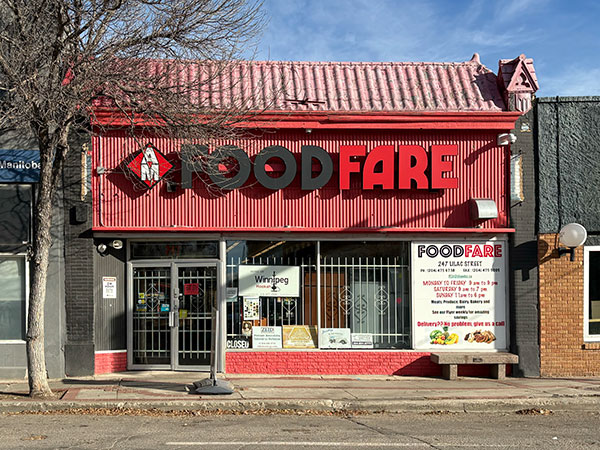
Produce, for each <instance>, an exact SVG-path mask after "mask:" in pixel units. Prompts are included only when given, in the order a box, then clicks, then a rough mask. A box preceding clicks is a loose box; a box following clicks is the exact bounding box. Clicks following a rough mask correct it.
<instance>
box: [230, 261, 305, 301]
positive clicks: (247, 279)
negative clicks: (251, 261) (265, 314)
mask: <svg viewBox="0 0 600 450" xmlns="http://www.w3.org/2000/svg"><path fill="white" fill-rule="evenodd" d="M239 295H241V296H243V297H246V296H248V297H300V267H298V266H244V265H241V266H239Z"/></svg>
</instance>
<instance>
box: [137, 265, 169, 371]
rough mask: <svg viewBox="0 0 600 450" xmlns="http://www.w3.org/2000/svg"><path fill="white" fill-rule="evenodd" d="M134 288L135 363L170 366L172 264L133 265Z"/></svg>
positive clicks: (139, 364) (152, 366)
mask: <svg viewBox="0 0 600 450" xmlns="http://www.w3.org/2000/svg"><path fill="white" fill-rule="evenodd" d="M132 288H133V295H132V300H133V302H132V303H133V305H131V309H132V318H133V320H132V324H131V328H130V329H131V332H132V334H133V336H132V338H133V339H132V344H131V349H130V350H131V352H132V359H131V361H132V364H133V365H134V366H139V368H169V367H170V366H171V326H170V325H171V324H170V317H169V314H170V310H171V265H170V264H169V265H158V264H157V265H153V266H141V267H140V266H134V267H133V275H132ZM142 366H143V367H142Z"/></svg>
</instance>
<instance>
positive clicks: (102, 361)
mask: <svg viewBox="0 0 600 450" xmlns="http://www.w3.org/2000/svg"><path fill="white" fill-rule="evenodd" d="M94 362H95V369H94V373H95V374H96V375H99V374H101V373H114V372H125V371H126V370H127V352H114V353H96V356H95V361H94Z"/></svg>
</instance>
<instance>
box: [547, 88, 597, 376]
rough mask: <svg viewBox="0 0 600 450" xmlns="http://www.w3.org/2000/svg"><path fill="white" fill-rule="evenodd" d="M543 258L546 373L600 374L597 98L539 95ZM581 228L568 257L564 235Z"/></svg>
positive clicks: (566, 374) (569, 374)
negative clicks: (583, 234)
mask: <svg viewBox="0 0 600 450" xmlns="http://www.w3.org/2000/svg"><path fill="white" fill-rule="evenodd" d="M536 116H537V127H538V131H537V136H538V138H537V143H538V145H537V151H538V167H537V179H538V183H539V185H538V191H539V204H538V223H539V240H538V258H539V259H538V261H539V304H540V346H541V350H540V362H541V375H542V376H556V377H558V376H590V375H593V376H598V375H600V235H599V233H600V214H599V211H600V198H599V196H598V193H597V186H599V185H600V150H599V148H598V140H599V138H600V126H599V123H600V97H552V98H540V99H538V100H537V104H536ZM570 223H578V224H580V225H582V226H583V227H585V229H586V230H587V240H586V241H585V244H584V245H581V246H579V247H577V248H576V249H575V250H574V256H573V258H571V257H570V256H569V254H568V253H567V254H565V252H561V253H559V249H561V248H565V245H564V244H563V243H562V242H561V239H560V236H559V232H560V230H561V229H562V228H563V227H564V226H565V225H567V224H570Z"/></svg>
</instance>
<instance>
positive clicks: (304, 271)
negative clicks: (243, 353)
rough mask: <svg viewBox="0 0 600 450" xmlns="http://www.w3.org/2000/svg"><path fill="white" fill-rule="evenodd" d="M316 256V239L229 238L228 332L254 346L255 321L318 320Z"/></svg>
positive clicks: (311, 322)
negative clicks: (269, 239) (243, 239)
mask: <svg viewBox="0 0 600 450" xmlns="http://www.w3.org/2000/svg"><path fill="white" fill-rule="evenodd" d="M315 261H316V244H315V243H314V242H294V241H290V242H286V241H228V242H227V292H226V295H227V334H228V337H230V338H232V339H235V340H237V342H238V343H237V344H236V345H238V346H239V345H242V344H243V342H244V341H247V342H248V347H249V346H250V337H251V335H252V328H253V327H282V326H292V325H311V326H316V325H317V322H316V314H315V312H316V310H317V284H316V278H317V277H316V264H315ZM240 274H241V278H242V279H241V280H240ZM274 274H275V276H273V275H274ZM257 277H258V280H259V281H257ZM260 277H263V278H260ZM280 279H281V282H278V280H280ZM246 294H248V295H246ZM242 348H243V347H242Z"/></svg>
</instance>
